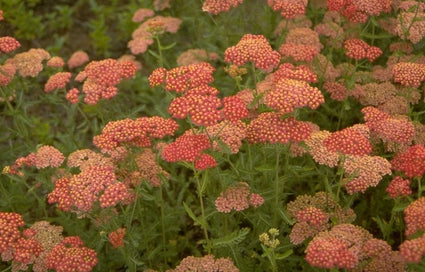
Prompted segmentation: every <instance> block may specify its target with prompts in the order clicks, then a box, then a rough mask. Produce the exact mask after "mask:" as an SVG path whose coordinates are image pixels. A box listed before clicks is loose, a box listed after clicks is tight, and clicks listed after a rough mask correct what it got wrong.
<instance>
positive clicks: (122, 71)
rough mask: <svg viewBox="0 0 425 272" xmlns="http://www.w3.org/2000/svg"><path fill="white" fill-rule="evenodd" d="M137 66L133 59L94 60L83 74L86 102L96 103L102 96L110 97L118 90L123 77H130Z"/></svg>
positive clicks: (134, 72)
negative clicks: (84, 77)
mask: <svg viewBox="0 0 425 272" xmlns="http://www.w3.org/2000/svg"><path fill="white" fill-rule="evenodd" d="M136 70H137V67H136V65H135V64H134V63H133V62H132V61H117V60H114V59H104V60H100V61H92V62H90V63H89V64H88V65H87V66H86V67H85V68H84V73H83V75H84V76H86V77H87V78H86V80H85V82H84V84H83V89H82V91H83V93H85V94H86V96H85V98H84V102H86V103H87V104H89V105H94V104H96V103H97V102H98V101H99V100H100V99H101V98H104V99H110V98H112V97H114V96H115V95H116V93H117V91H118V89H117V87H116V85H117V84H118V83H120V82H121V80H122V79H123V78H127V79H128V78H130V77H132V76H134V75H135V74H136Z"/></svg>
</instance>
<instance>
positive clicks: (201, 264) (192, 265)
mask: <svg viewBox="0 0 425 272" xmlns="http://www.w3.org/2000/svg"><path fill="white" fill-rule="evenodd" d="M172 271H173V272H187V271H202V272H216V271H226V272H239V269H238V268H237V267H236V266H235V265H234V264H233V262H232V261H231V260H230V259H228V258H218V259H215V257H214V256H213V255H206V256H203V257H194V256H188V257H186V258H184V259H183V260H182V261H181V262H180V264H179V265H178V266H177V267H176V268H175V269H174V270H172Z"/></svg>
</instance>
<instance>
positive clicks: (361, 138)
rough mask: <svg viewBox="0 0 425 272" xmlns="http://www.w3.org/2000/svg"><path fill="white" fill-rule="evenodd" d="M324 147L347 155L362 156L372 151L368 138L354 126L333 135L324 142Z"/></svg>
mask: <svg viewBox="0 0 425 272" xmlns="http://www.w3.org/2000/svg"><path fill="white" fill-rule="evenodd" d="M323 145H324V146H325V147H326V148H327V149H328V150H329V151H331V152H340V153H342V154H346V155H360V156H362V155H367V154H369V153H370V152H371V151H372V145H371V143H370V142H369V139H368V137H367V136H366V135H365V134H364V133H362V132H360V131H359V130H358V129H356V128H355V127H354V126H353V127H348V128H345V129H342V130H339V131H335V132H333V133H331V134H330V135H329V136H328V137H326V138H325V139H324V140H323Z"/></svg>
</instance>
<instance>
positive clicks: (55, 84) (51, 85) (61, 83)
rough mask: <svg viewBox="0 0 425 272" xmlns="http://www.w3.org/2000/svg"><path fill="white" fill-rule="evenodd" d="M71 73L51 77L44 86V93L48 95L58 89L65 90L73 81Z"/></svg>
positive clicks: (61, 73)
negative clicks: (70, 81) (71, 80)
mask: <svg viewBox="0 0 425 272" xmlns="http://www.w3.org/2000/svg"><path fill="white" fill-rule="evenodd" d="M71 76H72V75H71V73H69V72H59V73H56V74H54V75H52V76H50V77H49V79H48V80H47V82H46V85H44V91H45V92H46V93H49V92H52V91H54V90H56V89H63V88H65V86H66V84H67V83H68V82H69V80H70V79H71Z"/></svg>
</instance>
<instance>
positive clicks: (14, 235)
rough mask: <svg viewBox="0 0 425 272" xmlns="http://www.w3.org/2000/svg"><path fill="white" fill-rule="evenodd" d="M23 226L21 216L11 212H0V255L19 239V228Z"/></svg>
mask: <svg viewBox="0 0 425 272" xmlns="http://www.w3.org/2000/svg"><path fill="white" fill-rule="evenodd" d="M23 226H25V222H24V220H23V218H22V216H21V215H20V214H18V213H13V212H0V229H1V232H0V253H3V252H5V251H6V250H8V249H9V248H10V247H12V246H13V245H14V244H15V243H16V241H17V240H18V239H19V238H20V237H21V233H20V231H19V228H20V227H23Z"/></svg>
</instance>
